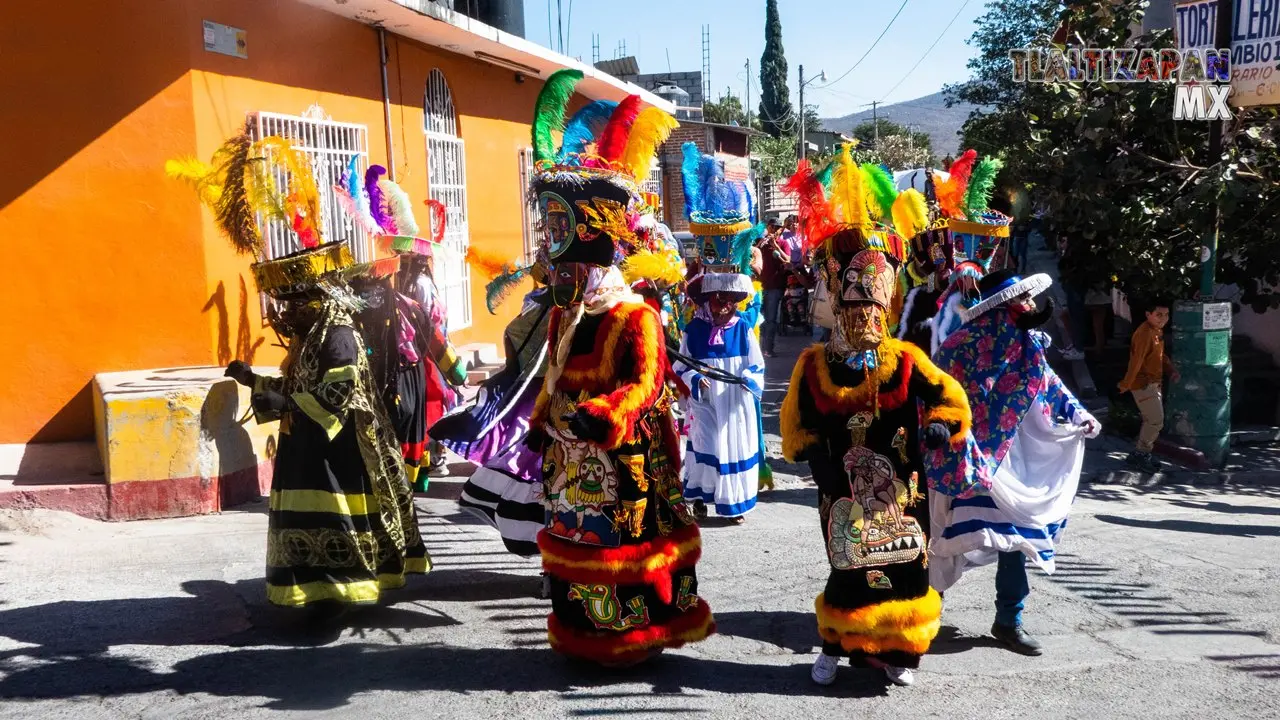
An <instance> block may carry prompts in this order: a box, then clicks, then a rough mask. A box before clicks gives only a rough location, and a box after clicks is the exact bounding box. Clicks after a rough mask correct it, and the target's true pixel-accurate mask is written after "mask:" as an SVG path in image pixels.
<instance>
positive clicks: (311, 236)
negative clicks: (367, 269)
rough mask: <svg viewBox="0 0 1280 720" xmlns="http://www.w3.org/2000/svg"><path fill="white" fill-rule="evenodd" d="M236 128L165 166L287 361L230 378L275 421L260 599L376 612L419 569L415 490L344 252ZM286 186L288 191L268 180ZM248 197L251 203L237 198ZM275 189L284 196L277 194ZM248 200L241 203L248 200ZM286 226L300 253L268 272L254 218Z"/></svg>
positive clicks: (302, 189)
mask: <svg viewBox="0 0 1280 720" xmlns="http://www.w3.org/2000/svg"><path fill="white" fill-rule="evenodd" d="M250 132H251V128H249V127H246V128H245V129H244V130H243V131H242V132H241V133H240V134H239V135H237V136H236V137H234V138H232V139H231V140H229V141H228V142H227V143H226V144H224V145H223V147H222V148H221V149H220V150H219V151H218V153H217V154H216V155H215V157H214V161H215V163H216V165H214V166H201V164H200V163H197V162H194V161H185V162H182V163H179V165H180V166H181V167H171V168H170V170H171V174H173V175H177V176H180V177H183V178H184V179H186V180H188V181H190V182H191V183H193V184H194V185H195V186H196V187H197V189H199V190H200V191H201V195H202V197H203V198H204V199H205V200H206V201H207V202H209V203H210V204H211V205H212V206H213V207H214V210H215V214H216V216H217V218H218V222H219V225H220V226H221V228H222V230H223V231H224V232H225V233H226V234H227V236H228V237H229V238H230V239H231V241H232V244H233V245H234V246H235V247H236V249H237V250H239V251H240V252H242V253H245V254H252V255H255V256H257V257H259V258H261V259H260V260H259V262H256V263H254V264H253V265H252V271H253V275H254V279H255V280H256V282H257V285H258V288H259V289H260V290H261V291H262V292H264V293H266V294H267V295H268V296H269V297H270V298H271V300H272V302H273V307H276V308H279V311H278V312H273V313H272V316H271V318H270V319H271V323H272V326H273V328H274V329H275V330H276V331H277V332H278V333H279V334H280V335H281V336H282V337H283V338H285V340H286V342H287V344H288V356H287V358H286V359H285V362H284V363H283V365H281V373H282V374H281V376H280V377H267V376H260V375H256V374H255V373H254V372H253V370H252V369H251V368H250V367H249V366H248V365H246V364H245V363H243V362H240V361H235V362H233V363H231V365H230V366H229V367H228V368H227V375H228V376H230V377H232V378H234V379H235V380H236V381H237V382H240V383H241V384H244V385H247V386H249V387H251V388H253V395H252V403H253V409H254V412H255V415H256V417H257V419H258V420H259V422H265V421H269V420H279V421H280V440H279V446H278V449H277V451H276V457H275V473H274V475H273V477H272V481H271V499H270V508H269V511H268V514H267V563H266V564H267V569H266V576H267V598H268V599H269V600H270V601H271V602H272V603H274V604H276V605H280V606H285V607H293V608H301V607H313V608H314V607H324V606H326V605H328V607H329V608H334V607H339V608H341V607H345V606H349V605H352V604H364V603H374V602H377V600H378V599H379V597H380V595H381V593H382V591H383V590H386V589H389V588H397V587H400V586H402V585H404V583H405V575H406V574H408V573H423V572H426V571H427V570H428V569H429V567H430V561H429V559H428V557H427V552H426V548H425V546H424V545H423V541H422V537H421V535H420V534H419V532H418V521H417V516H416V513H415V511H414V506H413V491H412V489H411V487H410V486H409V482H408V479H407V478H406V476H405V471H404V464H403V462H402V457H401V453H400V446H399V443H398V442H397V441H396V437H395V433H394V431H393V429H392V425H391V420H390V419H389V418H388V417H387V413H386V410H385V409H384V408H383V404H382V401H381V399H380V398H379V397H378V396H377V389H376V387H375V383H374V379H373V373H372V372H371V371H370V367H369V360H368V356H367V352H366V347H365V343H364V340H363V339H362V337H361V334H360V333H359V332H358V330H357V328H356V322H355V319H354V316H355V314H356V313H357V312H359V311H360V310H361V309H362V304H361V302H360V300H359V298H358V297H357V296H356V294H355V293H354V292H353V291H352V290H351V288H350V286H349V284H348V282H347V280H348V276H349V275H351V274H354V273H356V272H357V270H356V269H354V268H352V265H353V263H352V257H351V253H350V250H349V249H348V248H347V246H346V245H345V244H343V243H326V242H324V241H323V238H322V236H321V231H322V228H321V226H320V225H319V223H318V219H319V217H320V200H319V193H318V191H317V188H316V184H315V180H314V178H313V176H312V174H311V163H310V162H309V161H308V160H307V158H306V156H305V155H304V154H303V153H302V152H301V151H298V150H296V149H295V148H293V147H292V146H291V144H290V143H289V141H288V140H286V139H284V138H280V137H268V138H263V139H261V140H259V141H257V142H253V141H252V139H251V136H250ZM277 171H279V172H280V177H285V176H286V174H287V177H288V180H287V187H281V186H280V185H278V184H277V183H276V181H274V180H273V179H272V178H274V177H276V176H275V174H274V173H275V172H277ZM251 184H252V185H253V186H254V187H253V190H252V192H250V191H249V189H248V186H249V185H251ZM282 184H284V183H281V185H282ZM251 199H252V201H251ZM273 212H274V213H276V214H279V213H281V212H282V213H283V218H282V219H284V220H285V221H287V222H288V223H289V224H290V227H291V228H292V230H293V235H291V236H290V237H292V238H296V241H297V244H298V245H299V246H300V249H299V250H298V251H297V252H294V253H292V254H289V255H287V256H285V257H282V258H277V259H267V257H268V256H267V252H266V247H265V245H264V241H263V236H262V230H261V228H260V227H259V224H258V218H259V217H271V216H272V214H273Z"/></svg>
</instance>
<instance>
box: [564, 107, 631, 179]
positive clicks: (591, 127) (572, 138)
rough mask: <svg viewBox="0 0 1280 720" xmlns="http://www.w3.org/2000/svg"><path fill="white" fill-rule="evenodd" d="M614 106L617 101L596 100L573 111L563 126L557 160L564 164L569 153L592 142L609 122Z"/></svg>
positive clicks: (582, 149)
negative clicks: (562, 135) (562, 136)
mask: <svg viewBox="0 0 1280 720" xmlns="http://www.w3.org/2000/svg"><path fill="white" fill-rule="evenodd" d="M616 107H618V103H616V102H613V101H612V100H596V101H595V102H593V103H589V104H587V105H584V106H582V109H581V110H579V111H578V112H576V113H574V114H573V117H572V118H570V119H569V122H568V124H566V125H565V126H564V138H563V140H562V142H561V143H560V157H559V160H558V162H560V163H561V164H564V163H565V162H566V161H568V160H570V158H569V156H570V155H571V154H574V153H580V152H583V151H585V150H586V149H587V145H589V144H590V143H592V142H594V141H595V139H596V136H597V135H599V134H600V132H601V131H602V130H604V126H605V124H606V123H608V122H609V116H610V115H612V114H613V110H614V108H616Z"/></svg>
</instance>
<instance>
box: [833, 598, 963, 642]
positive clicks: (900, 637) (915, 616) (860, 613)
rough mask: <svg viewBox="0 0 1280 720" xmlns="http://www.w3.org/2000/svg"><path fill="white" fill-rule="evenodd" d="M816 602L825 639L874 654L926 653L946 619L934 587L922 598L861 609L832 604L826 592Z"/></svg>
mask: <svg viewBox="0 0 1280 720" xmlns="http://www.w3.org/2000/svg"><path fill="white" fill-rule="evenodd" d="M813 605H814V610H815V611H816V612H817V615H818V632H819V634H821V635H822V638H823V639H824V640H826V641H827V642H838V643H840V646H841V647H842V648H844V649H845V650H846V651H853V650H861V651H862V652H866V653H871V654H878V653H882V652H887V651H890V650H900V651H904V652H909V653H913V654H916V655H923V654H924V653H925V651H927V650H928V649H929V643H930V642H932V641H933V638H934V637H935V636H936V635H937V634H938V628H939V626H940V625H941V619H942V598H941V597H940V596H939V595H938V593H937V591H935V590H934V589H933V588H929V590H928V592H926V593H925V594H924V595H922V596H920V597H918V598H913V599H910V600H887V601H885V602H882V603H878V604H876V605H868V606H866V607H861V608H858V609H857V610H842V609H840V608H836V607H832V606H830V605H828V604H827V603H826V599H825V596H824V595H819V596H818V598H817V599H816V600H814V603H813Z"/></svg>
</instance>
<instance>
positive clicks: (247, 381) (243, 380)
mask: <svg viewBox="0 0 1280 720" xmlns="http://www.w3.org/2000/svg"><path fill="white" fill-rule="evenodd" d="M223 375H225V376H227V377H229V378H231V379H232V380H235V381H236V382H238V383H240V384H241V385H243V386H245V387H250V388H251V387H253V381H254V378H256V377H257V376H256V375H254V374H253V368H252V367H250V366H249V363H247V362H245V361H243V360H232V361H231V364H230V365H228V366H227V371H226V372H225V373H223Z"/></svg>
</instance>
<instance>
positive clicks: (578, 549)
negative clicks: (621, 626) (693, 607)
mask: <svg viewBox="0 0 1280 720" xmlns="http://www.w3.org/2000/svg"><path fill="white" fill-rule="evenodd" d="M538 549H539V550H540V551H542V568H543V569H544V570H546V571H547V572H549V573H551V574H552V575H555V576H556V577H557V578H560V579H562V580H565V581H568V582H576V583H584V584H588V583H589V584H601V585H651V586H652V587H653V589H654V592H656V593H657V594H658V598H659V599H660V600H662V601H663V602H665V603H669V602H671V598H672V588H671V574H672V573H673V572H675V571H677V570H683V569H685V568H691V567H693V566H694V565H696V564H697V563H698V559H699V558H701V557H702V536H701V535H700V534H699V532H698V526H697V525H687V526H685V527H683V528H681V529H679V530H676V531H675V532H673V533H671V534H670V535H666V536H659V537H656V538H654V539H652V540H650V541H648V542H644V543H640V544H639V545H623V546H622V547H617V548H605V547H594V546H588V545H577V544H574V543H571V542H568V541H567V540H562V539H560V538H558V537H556V536H554V535H552V534H551V533H549V532H547V531H546V530H542V531H540V532H539V533H538Z"/></svg>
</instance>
